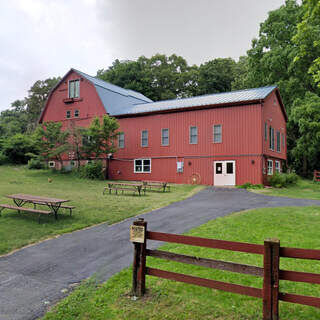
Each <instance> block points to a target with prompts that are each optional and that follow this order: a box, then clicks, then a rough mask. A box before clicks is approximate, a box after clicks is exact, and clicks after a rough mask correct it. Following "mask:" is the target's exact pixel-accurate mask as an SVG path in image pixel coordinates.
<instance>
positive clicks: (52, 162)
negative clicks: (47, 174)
mask: <svg viewBox="0 0 320 320" xmlns="http://www.w3.org/2000/svg"><path fill="white" fill-rule="evenodd" d="M48 166H49V168H54V167H55V166H56V163H55V161H49V162H48Z"/></svg>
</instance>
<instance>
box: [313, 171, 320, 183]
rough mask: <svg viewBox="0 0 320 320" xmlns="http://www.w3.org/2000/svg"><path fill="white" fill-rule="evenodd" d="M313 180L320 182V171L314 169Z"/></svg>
mask: <svg viewBox="0 0 320 320" xmlns="http://www.w3.org/2000/svg"><path fill="white" fill-rule="evenodd" d="M313 180H314V181H317V182H320V171H317V170H314V172H313Z"/></svg>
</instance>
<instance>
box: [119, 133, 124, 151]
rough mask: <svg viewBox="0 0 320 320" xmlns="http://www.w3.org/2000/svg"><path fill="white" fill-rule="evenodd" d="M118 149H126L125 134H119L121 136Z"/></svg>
mask: <svg viewBox="0 0 320 320" xmlns="http://www.w3.org/2000/svg"><path fill="white" fill-rule="evenodd" d="M118 147H119V148H120V149H123V148H124V133H123V132H121V133H119V135H118Z"/></svg>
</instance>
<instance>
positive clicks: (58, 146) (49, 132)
mask: <svg viewBox="0 0 320 320" xmlns="http://www.w3.org/2000/svg"><path fill="white" fill-rule="evenodd" d="M69 135H70V133H69V131H68V130H64V131H63V130H62V123H61V122H45V123H43V124H42V125H40V126H39V127H37V129H36V136H37V139H38V143H39V147H40V150H41V154H42V156H43V158H44V159H45V160H47V161H48V160H50V159H53V160H57V161H59V162H60V164H61V168H62V167H63V158H62V157H63V154H64V153H65V152H67V151H68V150H70V145H69V143H68V138H69Z"/></svg>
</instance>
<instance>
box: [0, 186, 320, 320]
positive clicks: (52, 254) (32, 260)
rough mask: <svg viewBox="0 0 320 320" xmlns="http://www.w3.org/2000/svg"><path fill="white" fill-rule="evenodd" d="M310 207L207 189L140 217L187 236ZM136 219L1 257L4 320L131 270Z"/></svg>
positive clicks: (39, 310)
mask: <svg viewBox="0 0 320 320" xmlns="http://www.w3.org/2000/svg"><path fill="white" fill-rule="evenodd" d="M306 205H320V201H315V200H300V199H289V198H280V197H269V196H263V195H258V194H254V193H250V192H247V191H246V190H241V189H217V188H207V189H205V190H203V191H201V192H199V193H198V194H196V195H194V196H193V197H191V198H189V199H186V200H184V201H181V202H176V203H174V204H171V205H169V206H168V207H165V208H162V209H159V210H155V211H152V212H149V213H146V214H143V215H141V216H140V217H143V218H145V219H146V220H147V221H148V229H149V230H154V231H162V232H173V233H183V232H186V231H187V230H189V229H191V228H193V227H196V226H199V225H201V224H203V223H205V222H207V221H209V220H212V219H215V218H217V217H221V216H225V215H227V214H229V213H231V212H236V211H241V210H245V209H250V208H262V207H281V206H306ZM134 219H135V218H131V219H128V220H126V221H123V222H121V223H118V224H114V225H112V226H108V225H107V224H101V225H99V226H96V227H92V228H89V229H86V230H81V231H77V232H73V233H70V234H65V235H62V236H60V237H58V238H55V239H52V240H48V241H44V242H41V243H39V244H36V245H34V246H30V247H27V248H24V249H21V250H19V251H16V252H15V253H13V254H11V255H8V256H4V257H0V319H1V320H9V319H10V320H18V319H19V320H20V319H21V320H29V319H37V318H38V317H40V316H42V315H43V314H44V312H45V311H46V309H47V307H48V306H49V305H50V304H53V303H54V302H56V301H57V300H58V299H61V298H62V297H64V296H65V295H66V293H63V291H65V290H64V289H68V288H69V287H70V286H72V284H74V283H77V282H80V281H81V280H83V279H86V278H88V277H89V276H92V275H93V274H94V273H96V275H97V277H98V279H99V281H103V280H105V279H108V278H109V277H110V276H111V275H113V274H115V273H117V272H118V271H120V270H121V269H123V268H125V267H127V266H129V265H130V264H131V262H132V244H131V243H130V242H129V240H128V236H129V232H128V230H129V226H130V225H131V224H132V221H133V220H134ZM154 246H155V245H154Z"/></svg>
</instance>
